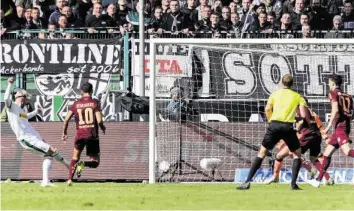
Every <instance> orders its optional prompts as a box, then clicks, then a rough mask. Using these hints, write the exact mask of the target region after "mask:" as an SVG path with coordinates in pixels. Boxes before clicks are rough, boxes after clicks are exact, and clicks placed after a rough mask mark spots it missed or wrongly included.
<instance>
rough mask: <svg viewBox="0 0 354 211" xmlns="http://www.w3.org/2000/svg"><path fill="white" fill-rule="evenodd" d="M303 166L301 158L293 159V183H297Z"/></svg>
mask: <svg viewBox="0 0 354 211" xmlns="http://www.w3.org/2000/svg"><path fill="white" fill-rule="evenodd" d="M300 168H301V159H300V158H296V159H294V161H293V168H292V177H291V185H296V180H297V176H298V175H299V171H300Z"/></svg>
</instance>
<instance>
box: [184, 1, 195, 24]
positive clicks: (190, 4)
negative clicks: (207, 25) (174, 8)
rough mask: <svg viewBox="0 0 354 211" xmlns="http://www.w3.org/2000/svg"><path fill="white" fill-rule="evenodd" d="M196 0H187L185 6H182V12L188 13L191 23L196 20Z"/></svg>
mask: <svg viewBox="0 0 354 211" xmlns="http://www.w3.org/2000/svg"><path fill="white" fill-rule="evenodd" d="M196 6H197V0H187V4H186V6H185V7H184V8H183V10H182V12H183V13H184V14H187V15H189V18H190V19H191V20H192V22H193V23H196V22H197V21H198V11H197V10H196Z"/></svg>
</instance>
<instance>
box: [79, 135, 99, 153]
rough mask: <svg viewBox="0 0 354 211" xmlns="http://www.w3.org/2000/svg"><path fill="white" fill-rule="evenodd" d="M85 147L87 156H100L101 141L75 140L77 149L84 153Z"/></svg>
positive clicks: (94, 139)
mask: <svg viewBox="0 0 354 211" xmlns="http://www.w3.org/2000/svg"><path fill="white" fill-rule="evenodd" d="M85 146H86V155H87V156H90V157H96V156H99V155H100V141H99V139H98V138H92V139H76V140H75V149H77V150H79V151H80V152H82V150H84V148H85Z"/></svg>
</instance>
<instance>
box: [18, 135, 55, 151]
mask: <svg viewBox="0 0 354 211" xmlns="http://www.w3.org/2000/svg"><path fill="white" fill-rule="evenodd" d="M19 142H20V144H21V146H22V147H23V148H25V149H28V150H30V151H32V152H33V153H35V154H39V155H47V154H48V151H49V149H50V145H49V144H48V143H46V142H45V141H44V140H42V139H39V138H38V137H35V136H28V137H26V138H23V139H21V140H19Z"/></svg>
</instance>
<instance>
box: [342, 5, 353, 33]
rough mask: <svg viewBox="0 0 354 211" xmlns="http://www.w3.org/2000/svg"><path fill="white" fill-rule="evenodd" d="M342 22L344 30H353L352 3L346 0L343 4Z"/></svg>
mask: <svg viewBox="0 0 354 211" xmlns="http://www.w3.org/2000/svg"><path fill="white" fill-rule="evenodd" d="M342 20H343V27H344V29H354V10H353V2H351V1H348V0H346V1H345V2H344V8H343V15H342Z"/></svg>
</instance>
